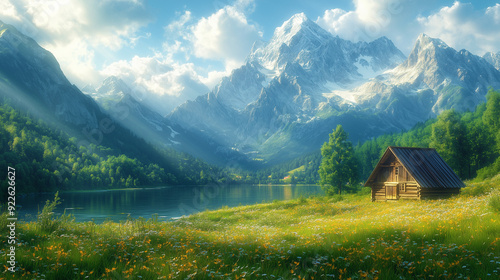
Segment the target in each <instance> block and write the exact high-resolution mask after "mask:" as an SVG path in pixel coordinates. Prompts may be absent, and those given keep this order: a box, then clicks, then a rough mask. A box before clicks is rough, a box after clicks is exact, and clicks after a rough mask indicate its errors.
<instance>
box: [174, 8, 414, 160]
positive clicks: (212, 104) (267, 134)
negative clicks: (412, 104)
mask: <svg viewBox="0 0 500 280" xmlns="http://www.w3.org/2000/svg"><path fill="white" fill-rule="evenodd" d="M404 59H405V57H404V55H403V54H402V53H401V51H399V50H398V49H397V48H396V47H395V46H394V44H393V43H392V42H391V41H390V40H389V39H387V38H385V37H382V38H379V39H377V40H375V41H373V42H370V43H366V42H358V43H353V42H350V41H347V40H343V39H341V38H339V37H337V36H333V35H332V34H330V33H329V32H327V31H326V30H324V29H322V28H321V27H319V26H318V25H317V24H316V23H314V22H312V21H311V20H309V19H307V17H306V16H305V15H304V14H297V15H294V16H293V17H292V18H290V19H289V20H288V21H286V22H285V23H283V25H282V26H281V27H278V28H276V30H275V32H274V35H273V37H272V38H271V40H270V41H269V42H268V43H262V42H260V43H258V44H255V45H254V47H253V49H252V52H251V53H250V54H249V56H248V58H247V62H246V64H245V65H243V66H242V67H240V68H239V69H236V70H234V71H233V72H232V74H231V75H230V76H228V77H226V78H224V79H222V81H221V82H220V83H219V84H218V85H217V86H216V87H215V88H214V89H213V90H212V91H211V92H210V93H208V94H206V95H204V96H200V97H198V98H197V99H196V100H195V101H191V102H187V103H185V104H183V105H181V106H179V107H177V108H176V109H175V110H174V111H173V112H172V114H171V115H170V116H169V118H170V119H171V120H172V121H174V122H176V123H179V124H180V125H182V126H184V127H190V128H192V129H197V130H200V131H204V132H205V133H206V134H208V135H210V136H211V137H213V138H215V139H218V141H220V142H221V143H225V144H226V145H228V146H231V147H233V148H234V149H235V150H238V151H241V152H243V153H246V154H247V155H249V156H250V157H252V158H261V156H264V157H268V156H272V155H274V154H275V153H277V152H280V151H289V150H290V149H292V147H289V148H287V143H297V144H298V143H301V142H302V140H300V141H295V140H296V139H298V138H300V137H306V138H307V139H308V140H304V141H309V142H310V140H311V139H310V137H311V135H317V134H319V133H323V134H324V132H325V131H328V132H326V134H324V135H317V137H319V138H320V139H321V140H318V139H316V138H315V139H313V143H311V142H310V143H311V146H313V145H316V144H317V143H319V142H321V141H324V139H325V137H327V136H328V133H329V132H330V130H331V127H327V128H325V129H323V128H321V129H320V131H319V132H312V133H311V132H304V131H307V130H308V129H309V127H315V126H317V125H318V124H319V123H320V122H322V121H324V119H330V120H332V119H337V117H338V116H339V114H340V113H341V112H347V111H349V110H351V109H352V108H353V104H352V100H348V99H344V98H342V97H341V96H342V95H343V93H344V92H345V91H346V90H348V89H351V88H353V87H354V86H357V85H360V84H362V83H363V82H366V81H368V80H369V79H370V78H373V77H375V76H376V75H377V74H379V73H383V71H385V70H388V69H392V68H393V67H395V66H397V65H398V64H399V63H401V62H402V61H403V60H404ZM332 122H334V121H333V120H332ZM299 127H300V130H301V131H300V132H299V131H295V129H298V128H299ZM354 130H357V129H354ZM295 132H296V133H298V134H302V133H307V135H297V134H296V135H291V133H295ZM354 133H355V134H357V133H358V132H354ZM362 134H364V132H363V133H362ZM325 135H326V136H325ZM293 146H294V147H295V145H293ZM307 149H308V147H306V149H305V150H307ZM264 150H267V151H268V152H263V151H264ZM302 151H304V149H300V151H297V152H298V153H301V152H302ZM289 156H292V154H290V155H289Z"/></svg>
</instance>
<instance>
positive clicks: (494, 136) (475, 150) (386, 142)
mask: <svg viewBox="0 0 500 280" xmlns="http://www.w3.org/2000/svg"><path fill="white" fill-rule="evenodd" d="M388 146H403V147H424V148H425V147H430V148H435V149H436V150H437V151H438V152H439V154H440V155H441V156H442V157H443V158H444V159H445V161H446V162H447V163H448V164H449V165H450V166H451V167H452V168H453V170H454V171H455V172H456V173H457V174H458V175H459V176H460V178H462V179H463V180H466V179H472V178H476V177H478V179H485V178H489V177H493V176H494V175H496V174H498V173H499V172H500V92H497V91H494V90H490V91H489V93H488V95H487V102H486V103H483V104H480V105H479V106H477V107H476V110H475V111H474V112H470V111H467V112H464V113H459V112H457V111H455V110H453V109H452V110H447V111H444V112H442V113H441V114H440V115H439V116H438V117H437V118H435V119H429V120H428V121H426V122H425V123H419V124H417V125H416V126H415V127H414V128H412V129H411V130H409V131H406V132H400V133H393V134H387V135H382V136H379V137H376V138H373V139H371V140H368V141H365V142H364V143H358V144H357V145H356V146H355V149H354V151H355V155H356V158H357V160H358V167H359V180H360V181H361V182H364V181H365V180H366V179H367V178H368V176H369V175H370V173H371V172H372V170H373V168H374V167H375V165H376V164H377V162H378V160H379V159H380V157H381V156H382V154H383V153H384V151H385V150H386V149H387V147H388ZM320 162H321V153H320V151H319V150H318V151H317V152H316V153H313V154H310V155H308V156H304V157H300V158H297V159H295V160H293V161H290V162H287V163H283V164H279V165H276V166H274V167H272V168H269V169H266V170H262V171H259V172H258V173H257V176H256V179H257V180H256V181H254V182H258V183H280V182H281V183H305V184H311V183H316V182H317V181H318V175H317V174H318V168H319V164H320ZM287 176H290V178H289V179H288V180H283V178H285V177H287ZM247 177H248V176H247ZM280 179H281V180H280Z"/></svg>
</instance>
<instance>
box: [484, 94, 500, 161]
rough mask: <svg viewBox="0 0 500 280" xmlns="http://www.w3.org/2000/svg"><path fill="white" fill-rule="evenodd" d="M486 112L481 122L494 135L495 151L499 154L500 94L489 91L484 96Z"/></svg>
mask: <svg viewBox="0 0 500 280" xmlns="http://www.w3.org/2000/svg"><path fill="white" fill-rule="evenodd" d="M486 100H487V102H486V110H485V111H484V114H483V122H484V124H486V125H487V126H488V128H489V130H490V131H491V133H492V134H493V135H496V141H497V150H498V151H499V152H500V92H497V91H494V90H492V89H490V90H489V91H488V95H486Z"/></svg>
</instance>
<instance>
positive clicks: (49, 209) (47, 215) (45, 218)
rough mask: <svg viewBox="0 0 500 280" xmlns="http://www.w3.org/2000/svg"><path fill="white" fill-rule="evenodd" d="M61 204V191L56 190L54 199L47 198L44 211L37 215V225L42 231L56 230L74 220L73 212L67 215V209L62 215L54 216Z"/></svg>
mask: <svg viewBox="0 0 500 280" xmlns="http://www.w3.org/2000/svg"><path fill="white" fill-rule="evenodd" d="M59 204H61V198H60V197H59V192H56V194H55V195H54V200H53V201H50V200H47V202H45V206H44V207H43V209H42V212H41V213H38V217H37V225H38V226H39V229H40V230H41V231H45V232H54V231H56V230H59V229H63V227H64V226H68V225H69V223H71V222H74V220H75V218H74V217H73V216H72V215H71V214H70V215H66V211H65V212H64V214H62V215H61V216H60V217H58V218H55V219H54V218H53V215H54V210H55V209H56V207H57V206H58V205H59Z"/></svg>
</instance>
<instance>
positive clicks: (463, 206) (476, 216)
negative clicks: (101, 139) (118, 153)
mask: <svg viewBox="0 0 500 280" xmlns="http://www.w3.org/2000/svg"><path fill="white" fill-rule="evenodd" d="M499 186H500V177H498V176H497V178H496V179H493V180H488V181H485V182H480V183H469V184H468V187H467V188H466V189H465V190H464V192H463V194H462V195H460V196H459V197H455V198H452V199H448V200H434V201H398V202H387V203H385V202H377V203H372V202H370V198H369V194H365V195H347V196H344V197H343V198H342V199H340V198H338V197H333V198H325V197H313V198H307V199H298V200H293V201H285V202H273V203H268V204H258V205H252V206H242V207H235V208H224V209H220V210H217V211H207V212H203V213H199V214H196V215H192V216H189V217H186V218H182V219H180V220H178V221H175V222H170V223H164V222H158V221H156V220H155V218H154V217H153V218H151V219H149V220H144V219H136V220H128V221H124V222H122V223H111V222H110V223H104V224H99V225H96V224H94V223H92V222H87V223H74V222H72V221H70V220H64V221H56V222H55V223H53V224H50V226H44V227H45V229H42V225H41V224H40V223H36V222H32V223H18V225H17V229H16V231H17V234H18V244H17V249H16V260H17V261H18V263H17V265H16V266H17V269H18V271H17V272H15V275H13V274H12V273H10V272H2V273H1V274H0V277H2V278H7V279H9V278H15V279H170V278H173V279H212V278H219V279H323V278H330V279H348V278H351V279H431V278H440V279H441V278H449V279H467V278H470V279H498V277H499V276H500V234H499V233H500V209H498V208H499V207H498V200H499V199H498V196H499V194H500V187H499ZM495 201H497V202H495ZM4 229H6V220H5V217H2V231H1V233H2V236H1V237H0V240H1V242H2V243H3V245H2V249H3V251H2V252H0V253H1V254H0V262H1V263H2V264H6V261H7V256H6V254H7V248H8V247H7V246H8V245H7V238H6V232H7V230H4ZM5 269H6V267H5Z"/></svg>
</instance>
